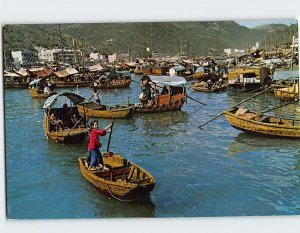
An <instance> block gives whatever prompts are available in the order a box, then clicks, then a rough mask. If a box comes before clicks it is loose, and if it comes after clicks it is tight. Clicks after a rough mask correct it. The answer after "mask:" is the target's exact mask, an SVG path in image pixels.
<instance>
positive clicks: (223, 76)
mask: <svg viewBox="0 0 300 233" xmlns="http://www.w3.org/2000/svg"><path fill="white" fill-rule="evenodd" d="M297 41H298V40H296V39H294V40H293V44H292V46H291V50H289V52H287V53H286V54H283V53H282V52H276V53H274V52H273V53H271V52H270V51H265V50H256V51H254V52H252V53H249V54H246V55H243V56H238V57H225V56H221V57H217V56H203V57H197V58H188V57H169V58H151V57H147V58H143V59H138V58H136V59H131V60H127V61H117V62H113V63H107V62H102V63H101V62H98V63H94V64H91V65H90V66H80V65H78V64H76V65H70V64H63V63H57V64H43V65H42V66H39V67H38V66H34V67H23V68H20V69H10V70H6V71H4V87H5V88H28V91H29V95H30V96H31V97H32V98H44V99H45V103H44V106H43V108H44V121H43V128H44V131H45V136H46V137H47V138H48V139H51V140H54V141H56V142H59V143H64V144H67V143H77V142H82V141H83V140H86V139H87V138H88V136H89V138H90V139H91V132H93V130H94V129H95V130H94V131H95V132H98V131H97V130H98V129H97V126H95V125H97V124H96V123H97V122H96V121H94V120H93V121H92V124H90V122H91V121H90V120H89V119H91V118H93V119H95V118H110V119H115V118H119V119H120V118H121V119H122V118H128V117H130V116H132V115H133V114H146V113H153V112H161V113H162V114H163V113H164V112H165V111H171V110H180V109H181V108H182V107H183V106H184V104H186V103H187V99H191V100H193V101H195V102H198V103H200V104H202V105H207V104H209V103H205V104H204V103H202V102H201V100H197V99H194V98H191V97H190V96H189V95H188V94H187V89H188V88H191V89H192V90H193V91H195V92H197V91H200V92H212V93H213V92H225V91H227V90H229V89H231V90H232V91H238V92H249V93H250V94H251V96H250V97H249V98H247V99H246V100H243V101H241V102H239V103H237V104H236V105H234V106H232V107H231V108H229V109H224V111H223V112H221V113H220V114H218V115H217V116H216V117H214V118H212V119H211V120H210V121H209V122H211V121H213V120H214V119H216V118H217V117H219V116H221V115H225V116H226V118H227V120H228V122H229V123H230V124H231V125H232V126H233V127H235V128H238V129H240V130H244V131H247V132H251V133H255V134H263V135H267V136H280V137H288V138H298V139H299V138H300V119H290V118H284V117H281V116H270V115H266V114H265V113H266V112H268V111H271V109H268V110H266V111H264V112H260V113H259V112H254V111H252V110H251V109H246V108H244V107H243V106H242V104H243V103H245V102H246V101H248V100H250V99H252V98H255V96H257V95H259V94H261V93H264V92H267V91H269V92H273V93H274V95H275V96H276V97H278V98H280V99H281V100H283V104H282V105H281V106H278V107H277V108H282V107H284V106H286V105H288V104H291V103H294V102H295V101H297V100H299V73H298V69H299V66H298V63H299V60H298V59H299V56H298V49H297V48H298V42H297ZM133 75H135V77H138V78H139V80H138V81H136V79H135V80H134V79H132V76H133ZM132 82H138V83H139V87H140V94H139V96H136V99H135V100H128V101H127V103H126V104H118V105H104V104H102V103H101V99H100V98H99V95H98V93H99V90H101V89H115V88H128V87H130V85H131V83H132ZM69 87H73V88H74V87H75V88H80V87H88V88H90V92H91V97H90V98H89V99H88V98H85V97H83V96H80V95H78V94H75V93H72V92H68V91H67V88H69ZM59 99H63V101H64V104H63V105H62V106H61V105H60V106H57V104H56V103H57V102H58V100H59ZM66 99H67V100H68V101H66ZM59 103H61V102H59ZM209 122H205V123H204V124H202V125H201V126H200V128H202V127H203V126H204V125H206V124H207V123H209ZM112 131H113V124H112V125H110V126H108V127H107V128H106V129H104V130H103V131H101V133H96V134H97V137H98V136H99V135H101V136H102V135H105V134H106V132H107V133H109V142H108V146H107V149H106V151H105V152H103V153H102V155H101V156H100V157H101V160H102V164H101V163H98V164H96V165H97V166H92V165H93V164H92V160H91V158H85V157H80V158H79V159H78V161H79V166H80V170H81V172H82V175H83V176H84V177H85V178H86V179H87V180H88V181H89V182H90V183H91V184H92V185H94V186H95V187H97V188H98V189H99V190H100V191H101V192H103V193H105V194H107V195H109V196H112V197H114V198H116V199H118V200H127V201H129V200H135V199H137V198H139V197H141V196H144V195H146V194H148V193H149V192H151V191H152V190H153V189H154V186H155V179H154V177H153V176H152V175H151V174H150V173H149V172H148V171H146V170H144V169H143V168H141V167H140V166H138V165H136V164H134V163H133V162H131V161H128V160H127V159H125V158H124V157H123V156H121V155H120V154H118V153H116V152H112V151H110V150H109V144H110V139H111V135H112ZM99 132H100V131H99ZM92 156H93V155H91V157H92ZM96 157H97V156H96Z"/></svg>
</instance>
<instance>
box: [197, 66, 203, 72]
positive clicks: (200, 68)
mask: <svg viewBox="0 0 300 233" xmlns="http://www.w3.org/2000/svg"><path fill="white" fill-rule="evenodd" d="M197 72H204V68H203V66H199V67H198V68H197V69H196V71H195V73H197Z"/></svg>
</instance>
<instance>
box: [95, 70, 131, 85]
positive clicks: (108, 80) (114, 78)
mask: <svg viewBox="0 0 300 233" xmlns="http://www.w3.org/2000/svg"><path fill="white" fill-rule="evenodd" d="M96 82H97V84H98V86H97V88H98V89H113V88H126V87H129V86H130V84H131V76H130V75H124V74H121V73H117V72H115V71H111V72H110V73H109V74H108V75H106V74H102V75H101V76H100V77H99V78H98V80H96Z"/></svg>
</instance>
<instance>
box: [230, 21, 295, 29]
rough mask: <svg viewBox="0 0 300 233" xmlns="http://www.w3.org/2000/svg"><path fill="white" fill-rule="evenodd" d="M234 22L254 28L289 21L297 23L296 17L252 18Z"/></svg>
mask: <svg viewBox="0 0 300 233" xmlns="http://www.w3.org/2000/svg"><path fill="white" fill-rule="evenodd" d="M235 22H236V23H238V24H240V25H243V26H245V27H248V28H254V27H256V26H260V25H264V24H274V23H276V24H277V23H282V24H286V25H291V23H297V20H296V19H254V20H235Z"/></svg>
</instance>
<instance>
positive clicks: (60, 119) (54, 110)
mask: <svg viewBox="0 0 300 233" xmlns="http://www.w3.org/2000/svg"><path fill="white" fill-rule="evenodd" d="M59 98H61V99H62V100H66V99H68V100H70V106H68V104H66V102H65V101H58V99H59ZM83 101H84V98H83V97H81V96H79V95H76V94H74V93H67V92H65V93H61V94H56V95H52V96H50V97H49V98H48V99H47V100H46V101H45V104H44V106H43V108H44V122H43V126H44V131H45V135H46V137H47V138H50V139H53V140H55V141H56V142H60V143H75V142H81V141H83V140H84V139H85V138H86V137H87V136H88V129H87V119H86V117H85V116H82V115H80V114H79V112H78V110H77V106H76V105H77V104H78V103H80V102H83ZM62 103H63V106H60V107H57V106H56V105H58V104H60V105H61V104H62Z"/></svg>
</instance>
